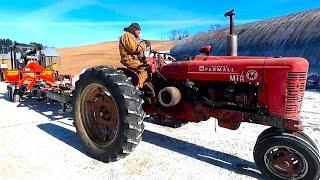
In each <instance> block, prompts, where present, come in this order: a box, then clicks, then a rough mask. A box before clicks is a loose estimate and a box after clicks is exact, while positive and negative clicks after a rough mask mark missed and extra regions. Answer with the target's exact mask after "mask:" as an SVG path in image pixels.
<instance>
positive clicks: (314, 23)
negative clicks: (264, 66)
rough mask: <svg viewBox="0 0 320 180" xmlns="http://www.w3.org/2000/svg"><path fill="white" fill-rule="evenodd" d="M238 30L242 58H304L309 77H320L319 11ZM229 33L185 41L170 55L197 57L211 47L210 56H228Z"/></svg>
mask: <svg viewBox="0 0 320 180" xmlns="http://www.w3.org/2000/svg"><path fill="white" fill-rule="evenodd" d="M235 31H236V34H237V35H238V55H239V56H247V55H250V56H289V57H292V56H295V57H304V58H306V59H307V60H308V61H309V64H310V67H309V75H312V74H316V73H318V74H320V63H319V61H320V8H319V9H313V10H308V11H303V12H299V13H294V14H289V15H286V16H281V17H276V18H272V19H267V20H264V21H258V22H252V23H248V24H243V25H239V26H236V27H235ZM228 33H229V29H228V28H225V29H221V30H217V31H214V32H208V33H204V34H200V35H195V36H191V37H188V38H185V39H183V40H182V41H181V42H180V43H178V44H177V45H176V46H174V47H173V48H172V49H171V51H170V53H171V54H176V55H188V56H195V55H197V54H199V50H200V48H201V47H203V46H205V45H212V47H213V50H212V52H211V55H226V53H227V42H226V39H227V38H226V37H227V35H228ZM179 57H180V56H178V57H177V58H178V59H179ZM181 57H182V56H181Z"/></svg>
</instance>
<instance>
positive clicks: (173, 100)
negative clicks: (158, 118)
mask: <svg viewBox="0 0 320 180" xmlns="http://www.w3.org/2000/svg"><path fill="white" fill-rule="evenodd" d="M158 100H159V102H160V104H161V105H162V106H164V107H171V106H174V105H177V104H178V103H179V102H180V100H181V93H180V90H179V89H178V88H176V87H173V86H170V87H165V88H163V89H161V91H160V92H159V94H158Z"/></svg>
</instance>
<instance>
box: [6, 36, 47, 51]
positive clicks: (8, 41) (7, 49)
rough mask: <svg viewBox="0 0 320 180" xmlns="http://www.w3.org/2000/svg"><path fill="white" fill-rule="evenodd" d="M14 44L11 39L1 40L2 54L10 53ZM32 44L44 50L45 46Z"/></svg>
mask: <svg viewBox="0 0 320 180" xmlns="http://www.w3.org/2000/svg"><path fill="white" fill-rule="evenodd" d="M13 43H14V42H13V41H12V40H11V39H0V54H6V53H8V52H10V47H11V46H12V45H13ZM30 44H31V45H35V46H38V47H41V49H43V45H42V44H41V43H37V42H31V43H30Z"/></svg>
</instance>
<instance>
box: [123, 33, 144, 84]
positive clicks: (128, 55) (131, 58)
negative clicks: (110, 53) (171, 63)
mask: <svg viewBox="0 0 320 180" xmlns="http://www.w3.org/2000/svg"><path fill="white" fill-rule="evenodd" d="M145 49H146V44H145V43H144V42H143V43H140V42H139V39H137V38H136V37H135V36H134V35H133V34H131V33H129V32H125V33H124V34H123V35H122V36H121V37H120V40H119V51H120V57H121V61H120V62H121V63H122V64H123V65H124V66H126V67H129V68H132V69H135V70H136V72H137V73H138V78H139V84H138V86H139V87H140V88H142V87H143V84H144V82H145V80H146V79H147V78H148V73H147V71H146V70H145V68H144V67H142V66H141V65H143V64H142V62H141V61H140V60H139V58H138V57H139V55H141V54H142V53H143V51H145Z"/></svg>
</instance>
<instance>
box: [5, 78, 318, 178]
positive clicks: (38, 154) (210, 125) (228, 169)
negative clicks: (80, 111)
mask: <svg viewBox="0 0 320 180" xmlns="http://www.w3.org/2000/svg"><path fill="white" fill-rule="evenodd" d="M59 108H60V105H59V104H55V103H47V102H43V101H39V102H38V101H36V100H28V101H24V102H21V103H11V102H8V101H7V97H6V85H5V84H4V83H0V179H31V178H32V179H34V178H35V179H75V178H77V179H88V178H90V179H111V178H116V179H262V177H261V174H260V172H259V171H258V170H257V169H256V167H255V164H254V161H253V157H252V151H253V147H254V144H255V141H256V138H257V136H258V135H259V134H260V133H261V132H262V131H263V130H264V129H265V128H266V127H263V126H259V125H254V124H247V123H243V124H242V125H241V127H240V129H239V130H237V131H231V130H227V129H223V128H220V127H217V128H216V131H215V121H214V120H209V121H206V122H201V123H198V124H196V123H189V124H187V125H185V126H183V127H181V128H179V129H172V128H167V127H161V126H158V125H155V124H153V123H151V122H145V125H146V129H145V132H144V134H143V140H142V141H141V143H140V144H139V146H138V147H137V148H136V150H135V151H134V152H133V153H131V154H130V155H129V156H127V157H126V158H124V159H122V160H120V161H117V162H114V163H109V164H105V163H102V162H100V161H97V160H94V159H92V158H90V157H88V156H87V155H86V153H85V150H84V148H83V146H82V145H81V143H80V141H79V139H78V138H77V136H76V133H75V128H74V127H73V126H72V120H70V118H71V116H70V114H61V113H59ZM319 110H320V93H317V92H306V94H305V99H304V105H303V108H302V111H303V112H302V119H303V120H304V124H305V125H306V129H305V133H306V134H308V135H309V136H310V137H311V138H312V139H313V140H314V141H315V143H316V144H317V145H318V147H319V148H320V146H319V145H320V111H319Z"/></svg>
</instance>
